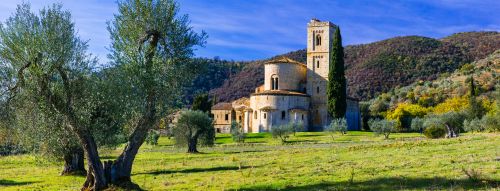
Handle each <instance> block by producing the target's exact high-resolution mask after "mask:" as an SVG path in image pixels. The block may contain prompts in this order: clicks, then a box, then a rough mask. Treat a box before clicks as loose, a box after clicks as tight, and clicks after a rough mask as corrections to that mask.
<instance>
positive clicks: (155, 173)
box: [135, 166, 255, 175]
mask: <svg viewBox="0 0 500 191" xmlns="http://www.w3.org/2000/svg"><path fill="white" fill-rule="evenodd" d="M247 168H252V167H250V166H241V168H240V167H238V166H220V167H213V168H190V169H182V170H157V171H151V172H140V173H135V175H140V174H150V175H161V174H173V173H197V172H216V171H225V170H241V169H247ZM254 168H255V166H254Z"/></svg>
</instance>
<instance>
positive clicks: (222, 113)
mask: <svg viewBox="0 0 500 191" xmlns="http://www.w3.org/2000/svg"><path fill="white" fill-rule="evenodd" d="M212 114H213V115H214V127H215V129H216V131H217V132H218V133H229V131H230V130H231V122H232V121H233V120H234V119H235V117H234V116H235V113H234V111H233V110H212Z"/></svg>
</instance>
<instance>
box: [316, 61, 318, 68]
mask: <svg viewBox="0 0 500 191" xmlns="http://www.w3.org/2000/svg"><path fill="white" fill-rule="evenodd" d="M316 68H319V60H318V61H316Z"/></svg>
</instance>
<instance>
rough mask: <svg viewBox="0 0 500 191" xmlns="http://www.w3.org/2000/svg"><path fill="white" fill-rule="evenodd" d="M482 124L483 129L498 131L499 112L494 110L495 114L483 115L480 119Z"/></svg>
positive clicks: (499, 122) (499, 129)
mask: <svg viewBox="0 0 500 191" xmlns="http://www.w3.org/2000/svg"><path fill="white" fill-rule="evenodd" d="M481 121H482V125H484V129H485V130H487V131H490V132H499V131H500V112H498V111H497V112H496V113H495V114H491V115H490V114H488V115H485V116H483V118H482V119H481Z"/></svg>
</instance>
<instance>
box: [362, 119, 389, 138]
mask: <svg viewBox="0 0 500 191" xmlns="http://www.w3.org/2000/svg"><path fill="white" fill-rule="evenodd" d="M368 123H370V128H371V129H372V131H373V132H375V134H376V135H384V138H385V139H389V135H390V134H391V133H392V132H394V130H395V123H394V121H389V120H386V119H382V120H370V121H369V122H368Z"/></svg>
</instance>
